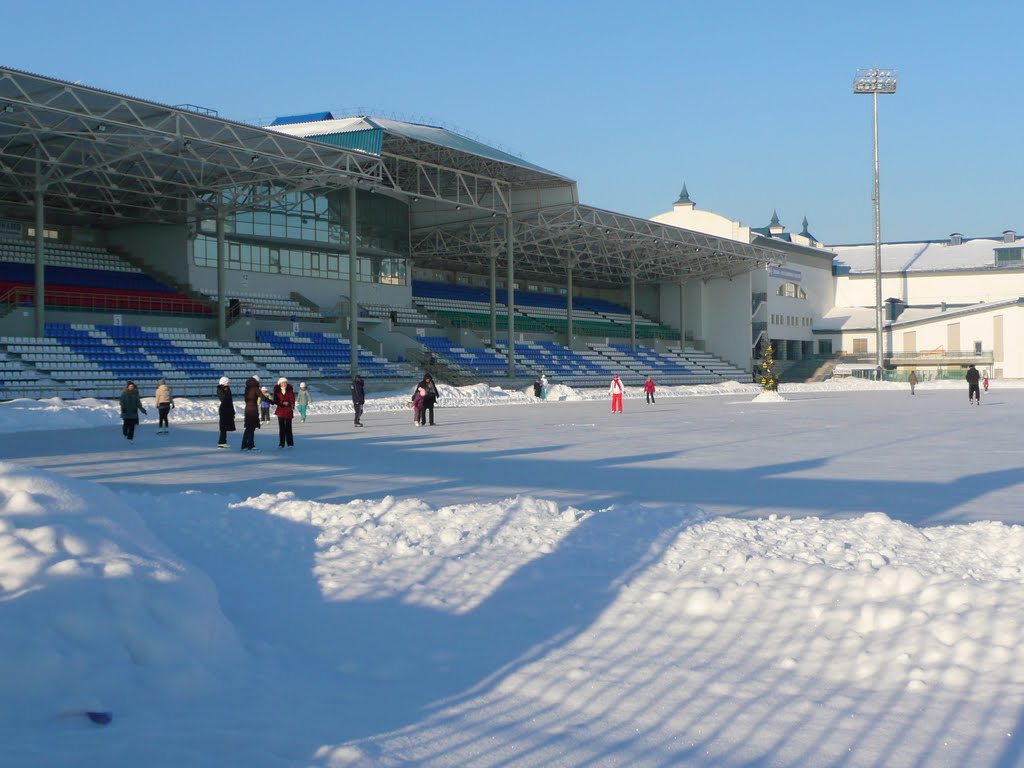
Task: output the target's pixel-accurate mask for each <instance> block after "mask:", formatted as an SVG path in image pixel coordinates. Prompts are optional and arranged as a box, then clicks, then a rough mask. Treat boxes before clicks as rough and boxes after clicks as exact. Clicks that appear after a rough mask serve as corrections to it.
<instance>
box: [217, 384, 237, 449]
mask: <svg viewBox="0 0 1024 768" xmlns="http://www.w3.org/2000/svg"><path fill="white" fill-rule="evenodd" d="M230 384H231V379H229V378H228V377H227V376H221V377H220V381H219V382H217V397H218V399H220V407H219V408H218V409H217V414H218V416H219V417H220V437H219V438H218V439H217V447H218V448H227V447H228V432H234V431H235V403H234V401H233V400H232V398H231V387H230V386H229V385H230Z"/></svg>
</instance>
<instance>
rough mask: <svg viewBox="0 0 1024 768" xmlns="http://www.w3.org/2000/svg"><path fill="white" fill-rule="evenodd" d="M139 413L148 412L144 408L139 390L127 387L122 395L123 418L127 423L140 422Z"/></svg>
mask: <svg viewBox="0 0 1024 768" xmlns="http://www.w3.org/2000/svg"><path fill="white" fill-rule="evenodd" d="M139 411H142V412H143V413H145V412H146V409H145V408H143V407H142V398H141V397H139V390H137V389H136V388H135V387H131V388H128V387H125V389H124V391H123V392H122V393H121V418H122V419H124V420H125V421H138V420H139Z"/></svg>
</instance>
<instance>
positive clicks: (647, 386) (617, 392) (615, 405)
mask: <svg viewBox="0 0 1024 768" xmlns="http://www.w3.org/2000/svg"><path fill="white" fill-rule="evenodd" d="M655 390H657V387H656V386H655V384H654V379H652V378H651V377H650V376H648V377H647V381H645V382H644V396H645V397H646V398H647V404H648V405H651V404H652V403H654V392H655ZM625 392H626V388H625V387H624V386H623V384H622V380H621V379H620V378H619V374H617V373H616V374H615V375H614V376H613V377H612V383H611V384H609V385H608V394H610V395H611V396H612V413H622V395H623V394H625Z"/></svg>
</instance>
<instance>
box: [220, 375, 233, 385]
mask: <svg viewBox="0 0 1024 768" xmlns="http://www.w3.org/2000/svg"><path fill="white" fill-rule="evenodd" d="M217 383H218V384H220V385H221V386H222V387H226V386H227V385H228V384H230V383H231V379H229V378H228V377H227V376H221V377H220V381H218V382H217Z"/></svg>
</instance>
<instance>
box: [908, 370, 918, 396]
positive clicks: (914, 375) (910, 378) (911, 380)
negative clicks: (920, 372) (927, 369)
mask: <svg viewBox="0 0 1024 768" xmlns="http://www.w3.org/2000/svg"><path fill="white" fill-rule="evenodd" d="M907 381H908V382H909V383H910V394H914V388H915V387H916V386H917V371H911V372H910V375H909V376H908V377H907Z"/></svg>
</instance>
